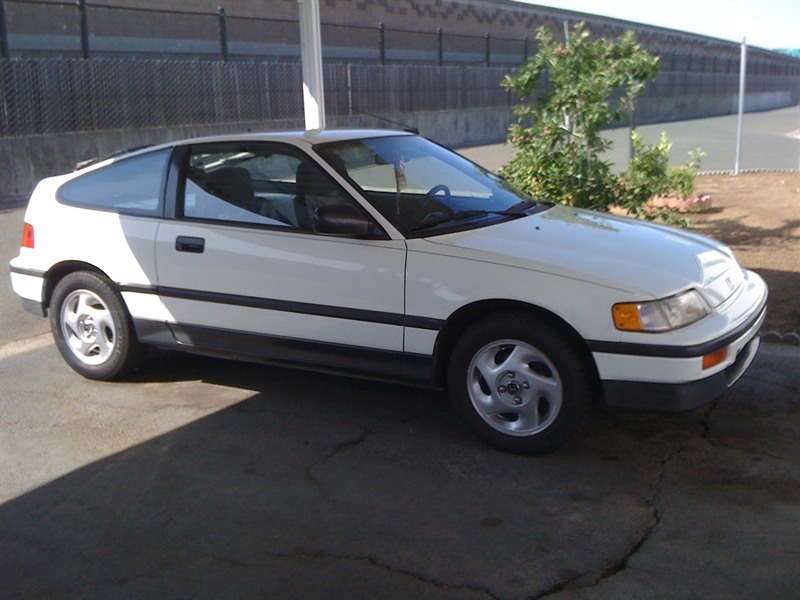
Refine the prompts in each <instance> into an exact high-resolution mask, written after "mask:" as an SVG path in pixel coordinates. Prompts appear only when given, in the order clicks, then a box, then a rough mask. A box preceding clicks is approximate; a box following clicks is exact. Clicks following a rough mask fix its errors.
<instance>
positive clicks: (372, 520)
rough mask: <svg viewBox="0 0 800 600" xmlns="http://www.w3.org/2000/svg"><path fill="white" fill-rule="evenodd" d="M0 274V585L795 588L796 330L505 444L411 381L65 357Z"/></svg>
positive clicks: (705, 592) (281, 590)
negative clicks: (612, 410) (81, 371)
mask: <svg viewBox="0 0 800 600" xmlns="http://www.w3.org/2000/svg"><path fill="white" fill-rule="evenodd" d="M21 221H22V215H21V212H20V211H19V210H16V211H11V212H4V213H0V246H1V248H0V250H1V251H2V256H0V261H1V262H2V263H3V264H6V263H7V260H8V258H10V256H12V255H13V254H15V253H16V246H17V244H18V243H19V242H18V240H19V236H20V232H21ZM0 282H1V283H0V285H1V286H2V287H1V288H0V300H2V304H1V305H0V591H1V592H2V593H0V596H3V597H9V598H33V597H37V598H38V597H52V598H98V599H100V598H102V599H106V598H120V597H131V598H152V597H169V598H184V597H185V598H190V597H191V598H308V597H313V598H337V599H338V598H343V597H344V598H374V597H385V598H410V597H413V598H459V599H461V598H466V599H469V598H476V599H479V598H541V597H545V596H547V597H552V598H560V599H561V598H565V599H566V598H568V599H573V598H587V599H597V598H664V599H670V600H673V599H680V598H733V597H744V598H796V597H798V595H797V590H798V589H800V570H798V568H797V565H798V562H799V561H800V446H798V444H797V440H798V439H800V420H798V418H797V415H798V412H799V411H800V399H799V398H798V396H800V394H798V390H800V352H799V351H798V349H797V348H794V347H789V346H780V345H763V346H762V349H761V351H760V353H759V355H758V357H757V358H756V362H755V363H754V365H753V367H752V368H751V370H750V371H749V372H748V373H747V374H746V375H745V377H744V378H743V380H742V381H741V382H740V383H739V384H738V385H737V386H736V387H735V388H734V389H732V390H731V391H730V392H729V393H728V394H726V395H725V396H724V397H723V398H722V399H721V400H720V401H719V402H717V403H715V404H712V405H711V406H710V407H708V408H707V409H705V410H700V411H695V412H692V413H688V414H684V415H639V414H608V413H602V412H598V413H597V414H595V415H594V419H593V421H592V423H591V426H590V427H589V428H588V430H587V431H586V432H585V433H584V434H583V435H582V436H580V437H578V438H577V439H576V440H574V441H573V442H572V443H570V444H569V445H567V446H566V447H565V448H563V449H562V450H560V451H559V452H556V453H554V454H552V455H549V456H545V457H538V458H525V457H519V456H512V455H508V454H503V453H500V452H497V451H494V450H492V449H491V448H489V447H487V446H485V445H483V444H482V443H481V442H479V441H478V440H477V439H475V438H474V437H473V436H472V435H471V434H470V433H469V432H468V431H467V430H466V428H465V427H464V426H463V425H462V424H461V423H459V422H458V421H457V420H456V419H455V418H454V416H453V415H452V414H451V413H450V411H449V410H448V409H447V407H446V404H445V402H444V399H443V397H442V396H441V395H440V394H438V393H435V392H430V391H424V390H418V389H414V388H406V387H401V386H395V385H388V384H382V383H375V382H364V381H357V380H350V379H344V378H336V377H329V376H323V375H309V374H306V373H303V372H299V371H292V370H287V369H277V368H270V367H264V366H254V365H246V364H240V363H232V362H225V361H214V360H211V359H205V358H199V357H189V356H182V355H176V354H169V353H164V352H153V353H152V354H151V356H150V358H149V360H148V363H147V365H146V368H145V369H144V370H142V371H141V372H139V373H137V374H136V375H135V377H134V378H132V379H131V380H129V381H127V382H124V383H114V384H110V383H96V382H90V381H87V380H84V379H82V378H80V377H78V376H77V375H75V374H74V373H73V372H72V371H70V370H69V369H68V368H67V366H66V365H65V364H64V362H63V361H62V360H61V359H60V357H59V356H58V353H57V351H56V350H55V347H54V346H53V345H52V343H51V341H50V338H49V335H47V334H43V333H44V332H45V331H46V322H45V320H44V319H36V318H34V317H33V316H29V315H27V314H26V313H23V312H22V311H21V309H20V308H19V305H18V302H17V300H16V298H15V297H13V296H12V295H11V293H10V291H9V290H8V281H7V274H4V275H3V276H2V277H0Z"/></svg>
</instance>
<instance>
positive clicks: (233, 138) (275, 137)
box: [87, 129, 414, 166]
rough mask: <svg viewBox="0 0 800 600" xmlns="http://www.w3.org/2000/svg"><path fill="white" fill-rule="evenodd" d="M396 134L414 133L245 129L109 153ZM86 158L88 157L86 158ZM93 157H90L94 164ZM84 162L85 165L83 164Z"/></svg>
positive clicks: (120, 154)
mask: <svg viewBox="0 0 800 600" xmlns="http://www.w3.org/2000/svg"><path fill="white" fill-rule="evenodd" d="M397 135H414V134H413V133H412V132H409V131H398V130H395V129H317V130H311V131H274V132H272V131H263V132H246V133H232V134H225V135H213V136H206V137H196V138H187V139H182V140H174V141H171V142H165V143H163V144H156V145H150V146H141V147H139V148H134V149H131V150H127V151H122V152H117V153H114V154H112V155H111V156H109V157H108V158H113V159H115V160H119V159H122V158H127V157H129V156H134V155H138V154H144V153H146V152H152V151H154V150H163V149H166V148H174V147H176V146H185V145H189V144H209V143H219V142H244V141H253V142H290V143H293V144H295V145H308V146H313V145H315V144H321V143H324V142H341V141H346V140H357V139H364V138H375V137H387V136H397ZM104 160H106V159H98V160H97V161H96V162H101V161H104ZM87 162H88V161H87ZM94 162H95V161H93V164H94ZM87 166H88V165H87Z"/></svg>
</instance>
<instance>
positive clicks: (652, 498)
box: [531, 444, 684, 600]
mask: <svg viewBox="0 0 800 600" xmlns="http://www.w3.org/2000/svg"><path fill="white" fill-rule="evenodd" d="M683 450H684V446H683V445H682V444H680V445H679V446H678V447H677V448H675V449H673V450H671V451H670V452H669V453H668V454H667V456H665V457H664V458H662V459H661V460H660V461H659V469H658V475H657V476H656V478H655V479H654V480H653V483H652V484H651V485H650V495H649V496H648V497H647V498H645V499H644V504H645V506H647V507H649V508H650V519H649V523H648V524H647V526H646V527H645V528H644V530H643V531H642V532H641V534H640V535H639V536H638V538H637V539H636V540H635V541H634V542H633V543H632V544H631V545H630V547H629V548H628V550H627V551H626V552H625V553H624V554H623V555H622V556H621V557H620V558H619V559H617V560H615V561H613V562H611V563H609V564H608V565H607V566H606V568H605V569H604V570H603V572H602V573H600V575H598V576H597V577H594V578H593V579H591V580H590V581H588V582H587V583H586V584H578V585H574V584H576V583H577V582H580V581H581V580H583V579H585V578H586V575H585V574H578V575H576V576H574V577H570V578H569V579H565V580H563V581H561V582H559V583H556V584H554V585H552V586H550V587H549V588H547V589H545V590H543V591H542V592H540V593H539V594H537V595H536V596H533V597H532V598H531V600H539V599H540V598H545V597H548V596H554V595H556V594H559V593H561V592H563V591H565V590H576V589H588V588H593V587H596V586H598V585H600V584H601V583H602V582H603V581H605V580H606V579H610V578H611V577H614V576H615V575H617V574H619V573H621V572H622V571H624V570H625V569H626V568H627V567H628V562H629V561H630V559H631V558H633V557H634V556H636V554H638V553H639V551H640V550H641V549H642V547H643V546H644V545H645V543H647V540H649V539H650V536H651V535H652V534H653V532H654V531H655V530H656V528H657V527H658V526H659V525H660V524H661V515H660V514H659V511H658V506H657V500H658V496H659V494H660V493H661V488H662V485H663V483H664V479H665V478H666V475H667V466H668V465H669V463H670V462H671V461H672V460H673V459H674V458H675V457H676V456H678V455H679V454H680V453H681V452H683Z"/></svg>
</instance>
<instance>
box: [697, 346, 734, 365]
mask: <svg viewBox="0 0 800 600" xmlns="http://www.w3.org/2000/svg"><path fill="white" fill-rule="evenodd" d="M726 358H728V347H727V346H725V347H724V348H720V349H719V350H715V351H714V352H712V353H711V354H706V355H705V356H704V357H703V370H704V371H705V370H706V369H710V368H711V367H715V366H717V365H718V364H719V363H721V362H722V361H724V360H725V359H726Z"/></svg>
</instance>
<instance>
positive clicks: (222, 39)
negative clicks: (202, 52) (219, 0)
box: [219, 6, 228, 62]
mask: <svg viewBox="0 0 800 600" xmlns="http://www.w3.org/2000/svg"><path fill="white" fill-rule="evenodd" d="M219 50H220V54H222V62H228V14H227V13H226V12H225V7H224V6H220V7H219Z"/></svg>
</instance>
